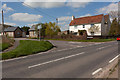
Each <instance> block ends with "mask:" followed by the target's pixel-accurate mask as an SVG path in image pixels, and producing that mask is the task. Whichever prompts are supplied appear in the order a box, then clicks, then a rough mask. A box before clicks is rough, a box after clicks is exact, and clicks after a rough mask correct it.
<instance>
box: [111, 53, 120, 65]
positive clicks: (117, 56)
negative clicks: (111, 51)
mask: <svg viewBox="0 0 120 80" xmlns="http://www.w3.org/2000/svg"><path fill="white" fill-rule="evenodd" d="M119 56H120V54H119V55H117V56H116V57H114V58H113V59H112V60H110V61H109V63H111V62H113V61H114V60H115V59H116V58H118V57H119Z"/></svg>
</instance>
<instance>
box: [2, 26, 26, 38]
mask: <svg viewBox="0 0 120 80" xmlns="http://www.w3.org/2000/svg"><path fill="white" fill-rule="evenodd" d="M2 34H3V33H2ZM4 35H7V36H9V37H13V38H20V37H26V32H25V31H24V30H22V29H21V28H19V27H7V28H5V29H4Z"/></svg>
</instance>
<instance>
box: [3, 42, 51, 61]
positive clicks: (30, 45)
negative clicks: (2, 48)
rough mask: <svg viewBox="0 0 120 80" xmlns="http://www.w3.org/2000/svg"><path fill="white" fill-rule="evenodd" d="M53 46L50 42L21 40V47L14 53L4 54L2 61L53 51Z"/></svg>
mask: <svg viewBox="0 0 120 80" xmlns="http://www.w3.org/2000/svg"><path fill="white" fill-rule="evenodd" d="M52 47H53V45H52V44H51V43H50V42H48V41H31V40H21V41H20V45H19V46H18V47H17V48H16V49H14V50H13V51H10V52H7V53H2V59H10V58H16V57H20V56H26V55H31V54H35V53H38V52H43V51H47V50H49V49H51V48H52Z"/></svg>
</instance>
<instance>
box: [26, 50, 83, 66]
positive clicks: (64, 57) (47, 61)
mask: <svg viewBox="0 0 120 80" xmlns="http://www.w3.org/2000/svg"><path fill="white" fill-rule="evenodd" d="M84 53H85V52H81V53H78V54H74V55H70V56H66V57H62V58H58V59H55V60H51V61H47V62H43V63H40V64H36V65H32V66H28V68H34V67H37V66H41V65H45V64H48V63H52V62H56V61H60V60H64V59H68V58H71V57H75V56H78V55H81V54H84Z"/></svg>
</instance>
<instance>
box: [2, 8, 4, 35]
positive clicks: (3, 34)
mask: <svg viewBox="0 0 120 80" xmlns="http://www.w3.org/2000/svg"><path fill="white" fill-rule="evenodd" d="M2 30H3V35H4V15H3V10H2Z"/></svg>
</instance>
